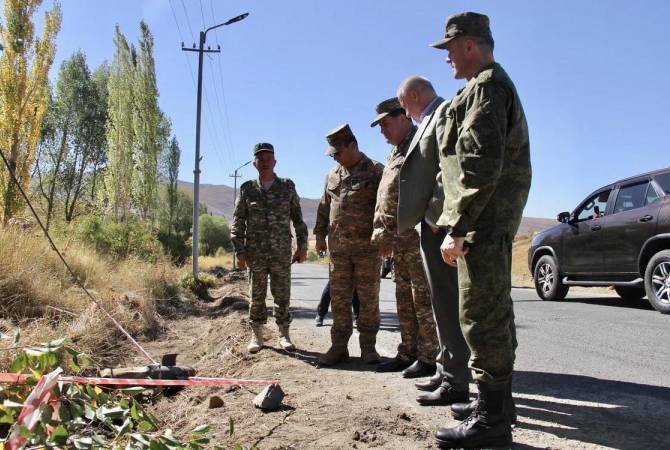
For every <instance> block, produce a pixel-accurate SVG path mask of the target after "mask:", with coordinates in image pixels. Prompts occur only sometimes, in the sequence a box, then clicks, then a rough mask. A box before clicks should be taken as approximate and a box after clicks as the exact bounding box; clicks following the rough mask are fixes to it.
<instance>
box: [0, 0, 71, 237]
mask: <svg viewBox="0 0 670 450" xmlns="http://www.w3.org/2000/svg"><path fill="white" fill-rule="evenodd" d="M41 4H42V0H5V1H4V6H3V15H4V20H5V21H4V23H0V44H1V45H2V47H3V51H2V52H0V150H2V152H3V153H4V154H5V157H6V158H7V159H8V161H9V165H10V166H11V167H12V170H13V171H14V173H15V174H16V176H17V178H18V180H19V182H20V184H21V187H22V188H23V189H27V188H28V185H29V184H30V169H31V167H32V165H33V163H34V161H35V150H36V148H37V144H38V143H39V140H40V129H41V125H42V119H43V116H44V113H45V111H46V109H47V100H48V93H49V87H48V83H49V80H48V74H49V68H50V67H51V64H52V63H53V60H54V55H55V53H56V43H55V42H56V35H57V33H58V31H59V30H60V25H61V9H60V5H59V4H58V3H56V5H55V6H54V7H53V8H52V9H51V10H50V11H47V12H46V13H45V17H44V28H43V30H42V35H41V37H39V38H37V39H36V38H35V26H34V24H33V22H32V17H33V15H34V13H35V11H36V10H37V8H39V6H40V5H41ZM19 195H20V194H19V191H18V189H17V188H16V186H15V185H14V183H13V182H12V180H11V178H10V176H9V173H8V172H7V169H6V168H5V167H4V164H3V165H0V220H1V222H0V223H2V224H6V223H7V221H8V220H9V219H10V218H11V217H12V216H13V215H14V214H15V213H16V212H17V211H18V210H19V209H20V208H21V207H22V205H21V201H20V197H19Z"/></svg>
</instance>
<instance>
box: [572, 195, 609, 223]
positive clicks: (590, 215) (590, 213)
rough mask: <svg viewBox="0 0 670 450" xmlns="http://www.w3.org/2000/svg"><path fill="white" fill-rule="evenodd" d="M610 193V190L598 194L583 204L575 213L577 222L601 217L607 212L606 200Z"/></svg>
mask: <svg viewBox="0 0 670 450" xmlns="http://www.w3.org/2000/svg"><path fill="white" fill-rule="evenodd" d="M611 192H612V191H611V190H608V191H603V192H600V193H598V194H596V195H594V196H593V197H591V198H590V199H588V200H587V201H586V202H584V203H583V204H582V206H580V207H579V209H578V210H577V212H576V213H575V217H577V221H578V222H581V221H583V220H589V219H595V218H597V217H603V216H604V215H605V211H607V200H609V197H610V193H611Z"/></svg>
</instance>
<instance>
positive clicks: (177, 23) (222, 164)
mask: <svg viewBox="0 0 670 450" xmlns="http://www.w3.org/2000/svg"><path fill="white" fill-rule="evenodd" d="M168 3H169V5H170V9H171V10H172V18H173V19H174V22H175V24H176V25H177V32H178V33H179V39H180V40H181V42H182V45H183V44H184V36H183V35H182V32H181V27H180V26H179V20H177V14H176V13H175V10H174V7H173V6H172V1H171V0H168ZM182 6H184V2H183V0H182ZM184 12H185V8H184ZM186 18H187V19H188V14H187V15H186ZM187 25H188V28H189V30H190V31H191V38H192V39H193V30H192V29H191V24H190V22H188V21H187ZM193 41H195V39H193ZM182 53H183V52H182ZM183 55H184V59H186V64H187V65H188V69H189V74H190V75H191V82H192V83H193V88H195V87H196V84H195V77H194V76H193V67H192V66H191V60H190V59H189V58H188V56H187V55H186V53H183ZM205 103H206V104H207V106H208V109H209V110H210V114H211V107H210V106H209V101H208V100H207V97H205ZM206 119H207V120H206V125H207V129H208V130H209V133H210V136H213V137H214V139H220V138H219V137H218V133H215V132H213V131H212V130H215V131H216V128H215V127H214V125H213V124H212V122H211V121H212V118H211V117H207V118H206ZM214 148H215V151H214V153H215V154H216V156H217V158H218V160H219V162H220V163H221V166H222V169H225V167H226V163H225V162H224V161H223V159H222V157H221V155H220V153H219V152H217V151H216V147H214Z"/></svg>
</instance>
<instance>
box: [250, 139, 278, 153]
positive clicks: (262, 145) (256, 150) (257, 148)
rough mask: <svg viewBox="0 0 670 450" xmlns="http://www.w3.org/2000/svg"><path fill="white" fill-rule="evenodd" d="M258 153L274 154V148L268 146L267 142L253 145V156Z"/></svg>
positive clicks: (270, 145)
mask: <svg viewBox="0 0 670 450" xmlns="http://www.w3.org/2000/svg"><path fill="white" fill-rule="evenodd" d="M260 152H272V153H274V152H275V148H274V147H273V146H272V144H268V143H267V142H259V143H258V144H256V145H254V156H256V155H257V154H258V153H260Z"/></svg>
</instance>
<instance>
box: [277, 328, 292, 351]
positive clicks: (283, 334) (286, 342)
mask: <svg viewBox="0 0 670 450" xmlns="http://www.w3.org/2000/svg"><path fill="white" fill-rule="evenodd" d="M288 327H289V326H288V324H284V325H281V326H280V327H279V346H280V347H281V348H283V349H284V350H287V351H289V350H295V345H293V342H291V337H290V336H289V334H288Z"/></svg>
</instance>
